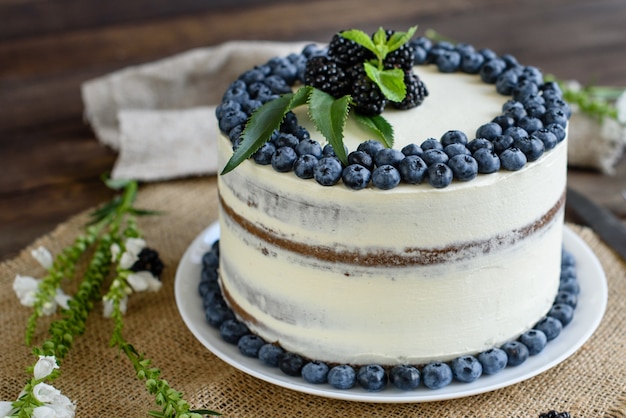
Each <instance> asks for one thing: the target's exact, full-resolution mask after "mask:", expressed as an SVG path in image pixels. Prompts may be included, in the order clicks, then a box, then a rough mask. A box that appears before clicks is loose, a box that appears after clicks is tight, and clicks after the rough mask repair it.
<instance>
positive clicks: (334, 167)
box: [313, 157, 343, 186]
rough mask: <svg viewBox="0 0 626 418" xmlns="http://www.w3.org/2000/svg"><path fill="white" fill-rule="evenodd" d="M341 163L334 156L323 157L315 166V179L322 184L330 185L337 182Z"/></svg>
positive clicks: (340, 171)
mask: <svg viewBox="0 0 626 418" xmlns="http://www.w3.org/2000/svg"><path fill="white" fill-rule="evenodd" d="M342 172H343V169H342V168H341V163H340V162H339V160H338V159H337V158H335V157H323V158H322V159H321V160H319V161H318V163H317V166H316V167H315V172H314V175H313V176H314V177H315V180H316V181H317V182H318V183H319V184H321V185H322V186H332V185H335V184H337V182H338V181H339V179H340V178H341V173H342Z"/></svg>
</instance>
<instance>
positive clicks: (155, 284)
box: [126, 270, 161, 292]
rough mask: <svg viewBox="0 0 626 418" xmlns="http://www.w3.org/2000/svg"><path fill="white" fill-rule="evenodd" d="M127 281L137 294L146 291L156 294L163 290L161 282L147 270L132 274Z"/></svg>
mask: <svg viewBox="0 0 626 418" xmlns="http://www.w3.org/2000/svg"><path fill="white" fill-rule="evenodd" d="M126 280H127V281H128V284H129V285H130V287H132V288H133V290H134V291H135V292H143V291H144V290H149V291H151V292H156V291H157V290H159V289H161V281H160V280H159V279H157V278H156V277H154V275H153V274H152V273H150V272H149V271H147V270H142V271H138V272H136V273H132V274H130V275H129V276H128V278H127V279H126Z"/></svg>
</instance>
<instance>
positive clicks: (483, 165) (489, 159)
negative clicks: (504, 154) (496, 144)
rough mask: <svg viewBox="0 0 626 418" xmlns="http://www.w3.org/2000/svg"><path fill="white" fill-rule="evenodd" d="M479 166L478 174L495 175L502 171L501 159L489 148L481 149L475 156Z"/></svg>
mask: <svg viewBox="0 0 626 418" xmlns="http://www.w3.org/2000/svg"><path fill="white" fill-rule="evenodd" d="M473 157H474V159H475V160H476V164H478V172H479V173H482V174H490V173H495V172H496V171H498V170H500V158H498V155H497V154H496V153H495V152H494V151H491V150H489V149H487V148H479V149H477V150H476V152H475V153H474V155H473Z"/></svg>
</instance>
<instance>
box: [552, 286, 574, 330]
mask: <svg viewBox="0 0 626 418" xmlns="http://www.w3.org/2000/svg"><path fill="white" fill-rule="evenodd" d="M556 305H569V306H571V307H572V308H576V305H578V296H576V294H575V293H572V292H566V291H562V290H561V291H559V293H557V294H556V297H555V298H554V306H556ZM561 322H563V321H561ZM563 325H565V324H563Z"/></svg>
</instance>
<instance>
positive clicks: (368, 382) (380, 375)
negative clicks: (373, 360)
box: [356, 364, 387, 392]
mask: <svg viewBox="0 0 626 418" xmlns="http://www.w3.org/2000/svg"><path fill="white" fill-rule="evenodd" d="M356 379H357V382H359V385H361V387H362V388H363V389H366V390H369V391H370V392H378V391H381V390H383V389H384V388H385V386H386V385H387V373H385V369H383V367H382V366H381V365H379V364H369V365H367V366H362V367H360V368H359V371H358V372H357V375H356Z"/></svg>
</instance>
